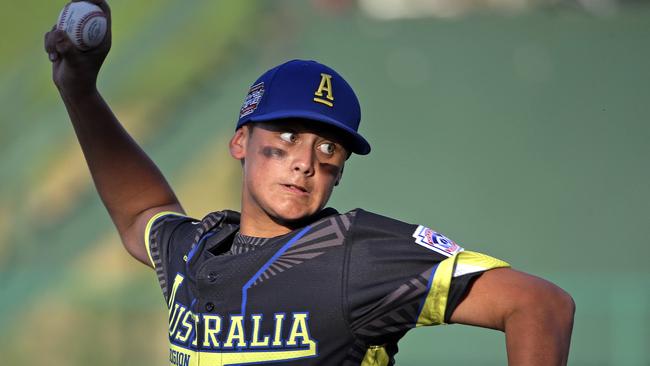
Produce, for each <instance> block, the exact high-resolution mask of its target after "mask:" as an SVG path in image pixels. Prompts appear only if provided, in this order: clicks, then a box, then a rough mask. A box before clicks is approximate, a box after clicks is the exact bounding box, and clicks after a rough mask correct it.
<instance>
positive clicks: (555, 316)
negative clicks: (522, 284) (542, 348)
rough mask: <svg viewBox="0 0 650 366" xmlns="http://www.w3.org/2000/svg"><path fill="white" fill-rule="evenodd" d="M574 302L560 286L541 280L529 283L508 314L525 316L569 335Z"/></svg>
mask: <svg viewBox="0 0 650 366" xmlns="http://www.w3.org/2000/svg"><path fill="white" fill-rule="evenodd" d="M575 310H576V304H575V301H574V300H573V298H572V297H571V295H569V294H568V293H567V292H566V291H564V290H563V289H561V288H560V287H558V286H556V285H554V284H552V283H550V282H547V281H544V280H541V281H539V282H537V283H535V284H531V286H530V288H529V289H528V291H525V292H524V293H523V294H522V296H521V298H520V299H519V301H518V304H517V306H516V307H515V308H514V309H513V311H512V312H511V314H510V317H512V318H522V317H523V318H527V319H528V320H529V321H531V322H532V323H537V324H539V326H541V327H544V328H547V329H549V330H552V332H554V333H557V334H563V335H568V336H570V334H571V331H572V329H573V320H574V315H575Z"/></svg>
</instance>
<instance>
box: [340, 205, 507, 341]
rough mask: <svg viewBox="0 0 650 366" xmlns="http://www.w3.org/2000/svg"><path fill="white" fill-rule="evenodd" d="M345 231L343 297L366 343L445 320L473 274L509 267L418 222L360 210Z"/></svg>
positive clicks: (355, 330)
mask: <svg viewBox="0 0 650 366" xmlns="http://www.w3.org/2000/svg"><path fill="white" fill-rule="evenodd" d="M349 235H350V237H349V239H348V242H349V243H348V244H349V249H348V250H349V257H348V267H347V268H348V270H347V290H346V292H345V295H344V296H345V297H346V300H347V305H348V313H349V321H350V327H351V330H352V332H353V333H354V334H355V335H356V336H357V337H358V338H360V339H362V340H363V341H364V342H366V343H368V344H377V345H381V344H385V343H392V342H396V341H397V340H398V339H399V338H401V337H402V336H403V335H404V334H405V333H406V331H408V330H409V329H411V328H414V327H417V326H425V325H438V324H444V323H447V322H448V321H449V316H450V315H451V313H452V312H453V310H454V309H455V307H456V306H457V305H458V303H459V302H460V301H461V300H462V298H463V296H464V295H465V293H466V291H467V290H468V288H469V286H470V285H471V283H472V281H473V280H474V279H475V278H477V277H478V276H480V274H481V273H483V272H485V271H487V270H490V269H493V268H499V267H508V266H509V265H508V263H506V262H503V261H501V260H498V259H495V258H492V257H490V256H487V255H484V254H480V253H477V252H471V251H466V250H464V249H463V248H461V247H460V246H458V245H457V244H456V243H454V242H453V241H451V240H450V239H449V238H447V237H445V236H444V235H442V234H440V233H438V232H436V231H434V230H431V229H429V228H426V227H424V226H418V225H411V224H407V223H404V222H401V221H398V220H394V219H391V218H387V217H383V216H380V215H376V214H372V213H369V212H365V211H362V210H359V211H358V212H357V215H356V218H355V222H354V224H353V225H352V229H351V231H350V233H349Z"/></svg>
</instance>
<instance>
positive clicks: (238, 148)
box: [228, 126, 250, 160]
mask: <svg viewBox="0 0 650 366" xmlns="http://www.w3.org/2000/svg"><path fill="white" fill-rule="evenodd" d="M249 133H250V131H249V128H248V126H243V127H241V128H238V129H237V131H235V134H234V135H233V136H232V138H231V139H230V144H229V145H228V147H229V149H230V156H232V157H233V158H235V159H237V160H242V159H244V157H246V146H247V144H248V136H249Z"/></svg>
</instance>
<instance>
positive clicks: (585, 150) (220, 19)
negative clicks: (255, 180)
mask: <svg viewBox="0 0 650 366" xmlns="http://www.w3.org/2000/svg"><path fill="white" fill-rule="evenodd" d="M63 4H64V3H63V2H53V1H45V2H44V1H35V0H25V1H21V2H12V3H9V2H3V3H2V9H1V11H0V14H1V16H2V21H1V22H0V31H1V32H2V34H3V37H2V38H3V39H2V41H1V43H0V65H1V67H0V327H1V329H2V330H3V331H2V333H0V355H2V361H3V363H4V364H11V365H37V364H44V365H87V364H92V365H115V364H129V365H161V364H165V363H166V357H167V353H166V335H165V332H166V331H165V330H166V319H165V305H164V302H163V299H162V296H161V295H160V292H159V290H158V288H157V284H156V279H155V276H154V274H153V272H151V271H149V270H147V269H146V268H145V267H144V266H142V265H139V264H138V263H136V262H135V261H134V260H132V259H130V257H129V256H128V255H127V254H126V252H125V251H124V250H122V248H121V246H120V244H119V242H118V238H117V235H116V233H115V232H114V230H113V228H112V226H111V223H110V220H109V218H108V215H107V214H106V213H105V212H104V210H103V207H102V206H101V203H100V202H99V199H98V197H97V196H96V193H95V192H94V189H93V188H92V185H91V183H90V179H89V175H88V173H87V171H86V167H85V163H84V161H83V157H82V156H81V155H80V151H79V148H78V147H77V144H76V141H75V139H74V136H73V133H72V129H71V128H70V125H69V122H68V120H67V116H66V114H65V110H64V107H63V105H62V103H61V102H60V101H59V100H58V96H57V93H56V90H55V88H54V86H53V85H52V83H51V81H50V75H49V73H50V66H49V62H48V61H47V57H46V55H45V54H44V52H43V51H42V35H43V33H44V32H45V31H46V30H48V29H49V28H50V27H51V25H52V24H53V23H54V21H55V19H56V16H57V14H58V12H59V10H60V8H61V7H62V6H63ZM189 4H190V5H189V6H188V3H187V2H180V1H170V0H159V1H150V0H149V1H144V0H139V1H138V0H136V1H126V0H115V1H112V2H111V5H112V9H113V16H114V42H113V44H114V46H113V51H112V53H111V54H110V55H109V57H108V60H107V64H106V65H105V67H104V69H103V71H102V74H101V76H100V87H101V90H102V91H103V93H104V95H105V97H106V99H107V100H108V101H109V102H110V103H111V105H112V106H113V108H114V111H115V112H116V114H117V115H118V116H119V118H120V119H121V121H122V122H123V123H124V124H125V125H126V126H127V128H128V129H129V130H130V131H131V132H132V133H133V135H134V136H135V137H136V138H137V139H138V140H139V141H140V142H141V143H142V144H143V146H144V147H145V149H146V150H147V151H148V152H149V153H150V154H151V156H152V157H153V158H154V160H155V161H156V162H157V163H158V164H159V165H160V167H161V168H162V170H163V171H164V172H165V174H166V175H167V176H168V178H169V179H170V181H171V182H172V185H173V186H174V187H175V189H176V191H177V193H178V195H179V197H180V198H181V200H182V201H183V203H184V204H185V206H186V207H187V209H188V211H189V212H190V213H191V214H193V215H195V216H197V217H200V216H202V215H204V214H205V213H207V212H209V211H210V210H214V209H220V208H226V207H229V208H235V209H236V208H238V205H239V203H238V201H239V193H238V182H239V167H238V165H237V164H236V163H235V162H233V161H232V160H231V159H229V157H228V155H227V151H226V146H225V143H226V141H227V139H228V138H229V136H230V134H231V133H232V129H233V126H234V121H235V118H236V116H237V112H238V109H239V105H240V103H241V100H242V98H243V96H244V94H245V92H246V90H247V87H248V85H249V84H250V83H251V82H252V81H253V80H254V79H255V77H256V76H257V75H258V74H260V73H261V72H262V71H264V70H266V69H267V68H269V67H271V66H273V65H275V64H277V63H279V62H281V61H283V60H286V59H290V58H313V59H317V60H320V61H322V62H325V63H327V64H330V65H331V66H333V67H335V68H336V69H337V70H339V71H340V72H341V73H342V74H343V75H344V76H346V78H348V80H349V81H350V82H351V84H352V85H353V86H354V87H355V88H356V89H357V92H358V94H359V97H360V99H361V102H362V107H363V124H362V127H361V130H362V132H363V133H364V134H365V135H366V136H367V137H368V138H369V140H370V141H371V142H372V144H373V153H372V154H371V155H369V156H368V157H354V158H352V159H351V160H350V161H349V164H348V167H347V168H346V172H345V177H344V180H343V183H342V185H341V186H340V187H339V188H337V190H338V191H337V192H335V194H334V197H333V199H332V202H331V203H332V206H334V207H337V208H339V209H340V210H347V209H351V208H354V207H364V208H366V209H369V210H374V211H377V212H379V213H383V214H387V215H390V216H393V217H396V218H401V219H403V220H405V221H410V222H416V223H422V224H426V225H430V226H432V227H434V228H436V229H438V230H439V231H442V232H444V233H445V234H447V235H448V236H450V237H452V238H454V239H455V240H456V241H457V242H459V243H461V244H462V245H463V246H465V247H467V248H471V249H473V250H478V251H482V252H486V253H490V254H492V255H494V256H497V257H500V258H503V259H505V260H507V261H509V262H510V263H512V264H513V265H514V266H515V267H516V268H519V269H522V270H525V271H528V272H531V273H533V274H538V275H540V276H543V277H545V278H548V279H550V280H552V281H554V282H555V283H557V284H559V285H560V286H562V287H563V288H565V289H566V290H568V291H569V292H570V293H571V294H572V295H573V296H574V298H575V300H576V303H577V309H578V310H577V317H576V324H575V328H574V336H573V346H572V350H571V356H570V363H569V364H570V365H650V351H648V345H649V344H650V310H649V309H650V286H649V283H650V265H649V264H648V258H650V245H649V244H650V229H649V226H650V225H649V224H650V214H649V212H650V184H649V183H650V168H649V163H648V161H649V158H650V144H649V142H650V124H649V117H650V103H649V101H650V100H649V97H650V73H649V72H648V65H649V64H650V48H649V47H648V40H649V39H650V6H648V5H646V4H645V2H640V1H637V2H635V1H625V2H621V1H619V2H617V1H612V0H593V1H590V0H581V1H568V2H560V1H524V0H509V1H504V0H493V1H443V0H438V1H415V0H414V1H406V0H384V1H379V0H377V1H374V0H365V1H359V2H358V3H357V2H352V1H344V0H338V1H324V0H319V1H312V2H303V1H276V2H262V1H252V0H250V1H242V0H239V1H208V0H205V1H194V2H191V3H189ZM400 346H401V352H400V353H399V355H398V363H399V364H400V365H423V364H437V365H444V364H452V363H453V364H463V365H465V364H467V365H469V364H474V365H502V364H505V363H506V361H505V360H506V358H505V348H504V337H503V335H502V334H501V333H498V332H493V331H488V330H483V329H477V328H470V327H462V326H444V327H437V328H430V329H418V330H416V331H413V332H411V333H410V334H409V335H408V336H407V337H406V338H405V339H404V341H403V342H402V343H401V345H400Z"/></svg>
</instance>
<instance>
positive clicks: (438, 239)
mask: <svg viewBox="0 0 650 366" xmlns="http://www.w3.org/2000/svg"><path fill="white" fill-rule="evenodd" d="M413 238H415V242H416V243H417V244H419V245H422V246H423V247H425V248H427V249H431V250H433V251H434V252H438V253H440V254H442V255H444V256H447V257H451V256H452V255H454V254H456V253H458V252H462V251H463V248H461V247H460V246H459V245H458V244H456V243H454V242H453V241H452V240H451V239H449V238H448V237H446V236H444V235H442V234H440V233H437V232H435V231H433V230H431V229H429V228H428V227H424V226H422V225H420V226H418V228H417V229H415V232H414V233H413Z"/></svg>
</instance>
